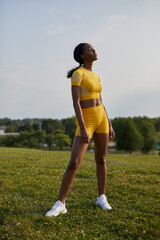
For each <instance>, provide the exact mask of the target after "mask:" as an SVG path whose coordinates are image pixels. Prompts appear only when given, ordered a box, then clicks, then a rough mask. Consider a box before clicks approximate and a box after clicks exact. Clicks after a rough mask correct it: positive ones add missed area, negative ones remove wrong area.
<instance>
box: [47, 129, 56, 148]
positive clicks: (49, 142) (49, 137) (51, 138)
mask: <svg viewBox="0 0 160 240" xmlns="http://www.w3.org/2000/svg"><path fill="white" fill-rule="evenodd" d="M53 142H54V135H53V134H51V133H50V134H47V135H46V143H47V145H48V148H49V150H51V148H52V144H53Z"/></svg>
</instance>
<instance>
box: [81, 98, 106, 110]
mask: <svg viewBox="0 0 160 240" xmlns="http://www.w3.org/2000/svg"><path fill="white" fill-rule="evenodd" d="M101 104H102V102H101V100H100V99H99V98H94V99H87V100H83V101H80V105H81V108H90V107H96V106H99V105H101Z"/></svg>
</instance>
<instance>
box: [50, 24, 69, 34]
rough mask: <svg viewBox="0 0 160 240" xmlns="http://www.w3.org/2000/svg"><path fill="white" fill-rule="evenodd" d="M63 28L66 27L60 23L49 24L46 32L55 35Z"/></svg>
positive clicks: (63, 29) (62, 30)
mask: <svg viewBox="0 0 160 240" xmlns="http://www.w3.org/2000/svg"><path fill="white" fill-rule="evenodd" d="M65 30H66V27H65V26H62V25H57V26H50V27H48V28H47V29H46V33H47V34H48V35H57V34H60V33H62V32H64V31H65Z"/></svg>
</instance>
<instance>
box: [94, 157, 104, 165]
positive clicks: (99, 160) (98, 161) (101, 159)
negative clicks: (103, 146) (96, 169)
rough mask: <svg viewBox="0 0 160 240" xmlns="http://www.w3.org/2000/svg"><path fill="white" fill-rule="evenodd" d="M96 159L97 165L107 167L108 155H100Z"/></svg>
mask: <svg viewBox="0 0 160 240" xmlns="http://www.w3.org/2000/svg"><path fill="white" fill-rule="evenodd" d="M95 158H96V164H97V165H100V166H105V165H106V155H105V154H100V155H98V156H96V157H95Z"/></svg>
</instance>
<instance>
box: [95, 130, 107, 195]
mask: <svg viewBox="0 0 160 240" xmlns="http://www.w3.org/2000/svg"><path fill="white" fill-rule="evenodd" d="M108 139H109V134H108V133H94V145H95V161H96V174H97V181H98V192H99V196H100V195H101V194H105V191H106V178H107V169H106V154H107V148H108Z"/></svg>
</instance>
